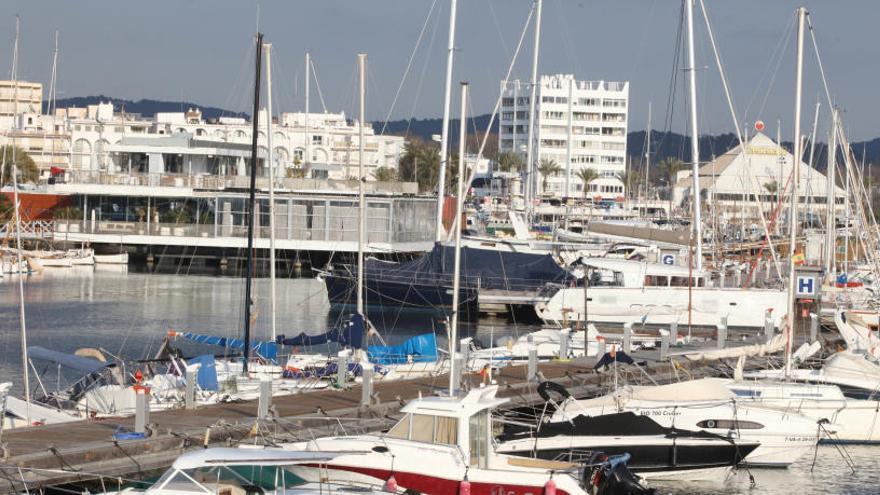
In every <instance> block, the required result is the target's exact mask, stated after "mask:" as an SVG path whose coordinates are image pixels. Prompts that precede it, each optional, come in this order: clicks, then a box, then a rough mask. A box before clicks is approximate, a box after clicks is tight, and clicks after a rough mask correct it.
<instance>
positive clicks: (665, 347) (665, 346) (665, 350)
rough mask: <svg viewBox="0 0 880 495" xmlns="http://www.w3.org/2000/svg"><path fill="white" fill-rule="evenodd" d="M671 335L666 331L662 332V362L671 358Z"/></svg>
mask: <svg viewBox="0 0 880 495" xmlns="http://www.w3.org/2000/svg"><path fill="white" fill-rule="evenodd" d="M670 335H671V334H670V333H669V332H667V331H666V330H660V361H666V358H667V357H668V356H669V337H670Z"/></svg>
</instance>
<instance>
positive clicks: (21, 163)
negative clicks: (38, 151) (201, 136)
mask: <svg viewBox="0 0 880 495" xmlns="http://www.w3.org/2000/svg"><path fill="white" fill-rule="evenodd" d="M0 155H2V159H3V184H2V185H4V186H5V185H9V184H12V146H11V145H6V146H4V147H3V148H2V149H0ZM15 161H16V162H18V177H19V178H18V182H19V183H28V182H30V183H36V182H37V181H39V180H40V169H38V168H37V164H36V163H34V160H33V158H31V157H30V156H29V155H28V154H27V152H25V151H24V150H23V149H21V148H19V147H18V146H16V147H15Z"/></svg>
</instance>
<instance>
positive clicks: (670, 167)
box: [657, 158, 684, 195]
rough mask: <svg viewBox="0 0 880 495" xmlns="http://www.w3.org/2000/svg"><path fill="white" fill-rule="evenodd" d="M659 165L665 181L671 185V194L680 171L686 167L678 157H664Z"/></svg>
mask: <svg viewBox="0 0 880 495" xmlns="http://www.w3.org/2000/svg"><path fill="white" fill-rule="evenodd" d="M657 167H658V168H659V169H660V170H661V171H662V173H663V175H662V179H663V182H664V183H665V184H666V185H667V186H669V189H670V191H669V193H670V195H671V194H672V186H673V185H674V184H675V179H676V178H677V176H678V172H679V171H680V170H681V169H682V168H683V167H684V163H683V162H682V161H681V160H679V159H678V158H664V159H662V160H660V163H659V164H658V165H657Z"/></svg>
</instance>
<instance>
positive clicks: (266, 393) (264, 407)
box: [257, 377, 272, 419]
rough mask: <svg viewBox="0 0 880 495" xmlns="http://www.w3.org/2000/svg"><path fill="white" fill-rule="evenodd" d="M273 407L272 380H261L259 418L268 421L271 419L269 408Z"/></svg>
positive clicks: (262, 378)
mask: <svg viewBox="0 0 880 495" xmlns="http://www.w3.org/2000/svg"><path fill="white" fill-rule="evenodd" d="M271 405H272V379H271V378H269V377H261V378H260V401H259V402H258V403H257V418H258V419H267V418H268V417H269V407H270V406H271Z"/></svg>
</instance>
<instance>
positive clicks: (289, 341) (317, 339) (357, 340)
mask: <svg viewBox="0 0 880 495" xmlns="http://www.w3.org/2000/svg"><path fill="white" fill-rule="evenodd" d="M363 341H364V317H363V316H362V315H360V314H358V313H355V314H353V315H351V320H350V321H349V322H348V325H346V326H345V328H342V329H334V330H330V331H329V332H325V333H322V334H320V335H309V334H307V333H305V332H303V333H301V334H299V335H297V336H295V337H285V336H284V335H279V336H278V337H277V338H276V339H275V342H277V343H278V344H281V345H291V346H310V345H320V344H326V343H328V342H336V343H338V344H340V345H345V346H350V347H352V348H354V349H361V348H363Z"/></svg>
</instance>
